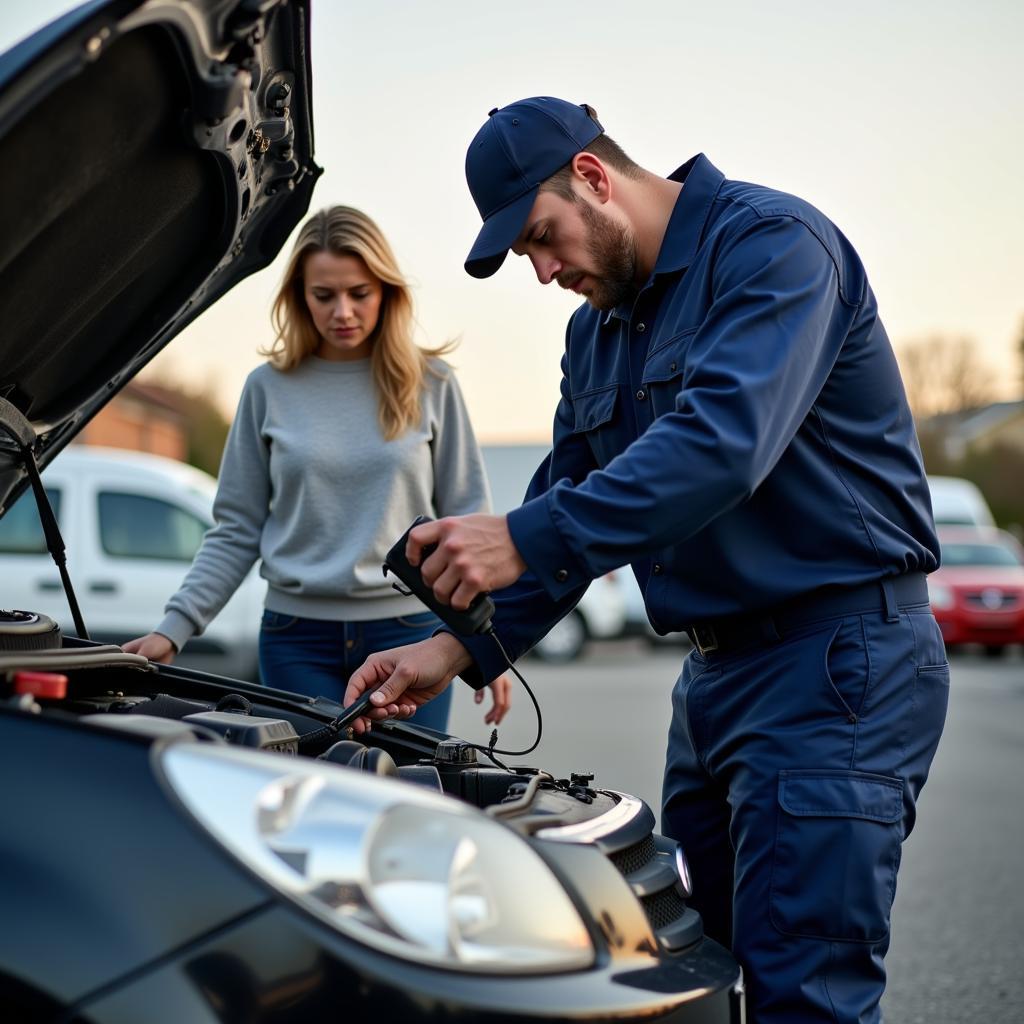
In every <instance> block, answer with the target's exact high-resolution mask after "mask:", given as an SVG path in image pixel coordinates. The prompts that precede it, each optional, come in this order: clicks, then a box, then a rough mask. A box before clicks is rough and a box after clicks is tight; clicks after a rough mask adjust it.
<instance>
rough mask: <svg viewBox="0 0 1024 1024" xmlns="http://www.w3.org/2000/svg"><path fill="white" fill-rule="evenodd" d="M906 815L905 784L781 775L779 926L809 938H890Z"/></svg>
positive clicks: (844, 774) (776, 871)
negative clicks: (903, 819) (890, 917)
mask: <svg viewBox="0 0 1024 1024" xmlns="http://www.w3.org/2000/svg"><path fill="white" fill-rule="evenodd" d="M902 816H903V782H902V780H900V779H894V778H889V777H888V776H885V775H871V774H868V773H867V772H854V771H829V770H818V771H780V772H779V819H778V830H777V833H776V839H775V857H774V861H773V863H772V886H771V918H772V924H773V925H774V926H775V927H776V928H777V929H778V930H779V931H780V932H783V933H784V934H787V935H799V936H802V937H805V938H815V939H825V940H829V941H843V942H878V941H880V940H881V939H884V938H885V936H886V935H887V934H888V932H889V913H890V911H891V909H892V898H893V892H894V890H895V887H896V868H897V865H898V864H899V855H900V839H901V836H902V827H901V824H900V821H901V819H902Z"/></svg>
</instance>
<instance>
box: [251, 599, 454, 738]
mask: <svg viewBox="0 0 1024 1024" xmlns="http://www.w3.org/2000/svg"><path fill="white" fill-rule="evenodd" d="M440 624H441V621H440V619H438V618H437V616H436V615H434V613H433V612H419V613H417V614H415V615H403V616H400V617H399V618H397V619H371V620H369V621H366V622H330V621H327V620H325V619H302V618H299V617H298V616H296V615H282V614H281V613H279V612H272V611H264V613H263V620H262V622H261V624H260V677H261V679H262V680H263V683H264V685H265V686H272V687H274V688H275V689H278V690H290V691H291V692H292V693H304V694H307V695H308V696H310V697H321V696H322V697H329V698H330V699H331V700H336V701H337V702H338V703H339V704H340V703H341V701H342V699H343V698H344V696H345V687H346V686H347V685H348V680H349V676H351V675H352V673H353V672H355V670H356V669H357V668H359V666H360V665H362V663H363V662H364V661H365V660H366V659H367V658H368V657H369V656H370V655H371V654H376V653H377V652H378V651H386V650H388V649H390V648H392V647H402V646H404V645H405V644H414V643H417V642H418V641H420V640H426V639H427V637H429V636H432V635H433V633H434V631H435V630H436V629H437V627H438V626H439V625H440ZM451 702H452V688H451V687H450V686H449V687H448V688H447V689H446V690H445V691H444V693H442V694H441V695H440V696H438V697H435V698H434V699H433V700H432V701H430V703H428V704H424V705H423V707H421V708H420V709H419V710H418V711H417V712H416V714H415V715H413V716H412V718H411V719H410V721H412V722H415V723H416V724H417V725H422V726H426V727H427V728H428V729H437V730H438V731H439V732H445V731H447V728H448V709H449V708H450V707H451Z"/></svg>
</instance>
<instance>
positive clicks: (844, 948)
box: [662, 605, 949, 1024]
mask: <svg viewBox="0 0 1024 1024" xmlns="http://www.w3.org/2000/svg"><path fill="white" fill-rule="evenodd" d="M948 696H949V665H948V664H947V662H946V655H945V651H944V649H943V644H942V637H941V635H940V633H939V630H938V627H937V626H936V623H935V619H934V618H933V617H932V614H931V611H930V609H929V608H928V606H927V605H923V606H922V605H914V606H911V607H908V608H903V609H901V610H900V614H899V620H898V621H892V622H890V621H886V618H885V616H884V615H883V614H882V613H879V612H874V613H864V614H857V615H845V616H841V617H836V618H832V619H826V620H824V621H819V622H815V623H811V624H808V625H806V626H803V627H801V628H799V629H796V630H794V631H793V632H792V633H791V634H789V635H787V636H785V637H784V639H783V640H782V641H781V642H779V643H776V644H774V645H767V646H759V647H757V648H755V649H753V650H749V649H748V650H747V651H737V652H735V653H733V654H724V655H719V654H710V655H707V656H706V657H705V656H702V655H701V654H699V653H697V652H694V653H693V654H691V655H690V656H689V657H688V658H687V661H686V663H685V665H684V666H683V673H682V675H681V676H680V678H679V681H678V682H677V683H676V685H675V688H674V690H673V692H672V725H671V728H670V731H669V741H668V756H667V762H666V771H665V786H664V792H663V807H662V829H663V831H664V832H665V833H666V834H667V835H670V836H672V837H673V838H675V839H677V840H678V841H679V842H680V843H682V845H683V849H684V850H685V852H686V856H687V858H688V860H689V862H690V869H691V876H692V880H693V888H694V896H693V900H692V903H693V905H694V907H695V908H696V909H697V910H698V911H700V913H701V914H702V916H703V918H704V924H705V931H706V932H707V934H708V935H710V936H711V937H712V938H715V939H717V940H718V941H719V942H722V943H723V944H725V945H726V946H728V947H730V948H731V949H732V950H733V952H734V953H735V955H736V958H737V959H738V960H739V962H740V964H741V965H742V966H743V969H744V974H745V977H746V982H747V1003H748V1011H747V1012H748V1017H747V1019H748V1022H749V1024H768V1022H772V1024H811V1022H824V1021H828V1022H830V1024H836V1022H844V1024H845V1022H851V1024H852V1022H858V1024H869V1022H875V1021H878V1020H879V1009H878V1001H879V999H880V998H881V995H882V991H883V989H884V987H885V966H884V963H883V957H884V956H885V953H886V950H887V949H888V946H889V915H890V910H891V906H892V899H893V894H894V892H895V888H896V872H897V868H898V867H899V862H900V852H901V844H902V842H903V840H904V839H906V837H907V836H908V835H909V834H910V830H911V829H912V828H913V825H914V818H915V813H916V802H917V797H918V794H919V793H920V790H921V787H922V786H923V785H924V783H925V779H926V778H927V776H928V769H929V766H930V765H931V762H932V757H933V756H934V754H935V750H936V747H937V746H938V742H939V736H940V734H941V732H942V726H943V722H944V720H945V714H946V702H947V699H948Z"/></svg>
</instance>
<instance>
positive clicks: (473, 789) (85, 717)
mask: <svg viewBox="0 0 1024 1024" xmlns="http://www.w3.org/2000/svg"><path fill="white" fill-rule="evenodd" d="M4 614H5V615H7V616H11V615H17V616H19V617H22V618H21V621H20V622H19V623H18V624H19V626H20V627H21V628H20V629H19V630H18V631H17V632H18V633H19V634H20V639H21V641H22V642H24V641H25V640H26V638H27V637H28V636H30V635H31V626H30V623H28V622H27V621H26V619H25V618H24V617H26V616H30V615H31V613H22V612H19V613H4ZM36 635H37V636H39V635H40V634H38V633H37V634H36ZM6 639H7V641H8V643H9V644H10V643H11V642H12V640H11V636H10V634H8V635H7V638H6ZM48 642H52V639H51V640H49V641H48ZM16 645H17V646H21V644H20V643H18V644H16ZM0 694H2V697H0V699H2V700H3V701H4V702H5V703H6V704H7V705H8V706H13V707H16V708H18V709H20V710H22V711H25V712H29V713H32V714H43V715H57V716H60V717H67V716H71V717H74V718H76V719H78V720H80V721H81V723H83V724H86V725H89V726H93V727H100V728H110V729H117V730H127V731H130V732H134V733H136V734H138V735H147V736H152V737H166V736H169V735H172V734H175V735H179V736H181V737H182V738H191V739H194V740H195V741H197V742H215V743H227V744H232V745H236V746H244V747H247V748H249V749H254V750H264V751H270V752H273V753H275V754H279V755H284V756H289V757H308V758H314V759H317V760H322V761H326V762H329V763H331V764H335V765H339V766H342V767H344V768H347V769H349V770H353V771H361V772H367V773H369V774H372V775H377V776H385V777H390V778H394V779H396V780H399V781H402V782H406V783H409V784H411V785H419V786H426V787H428V788H431V789H433V790H436V791H438V792H443V793H446V794H448V795H449V796H453V797H455V798H457V799H460V800H463V801H466V802H467V803H470V804H472V805H473V806H475V807H478V808H480V809H481V810H487V811H488V812H489V813H491V814H492V815H494V816H496V817H500V818H501V819H502V820H503V821H505V822H506V823H508V824H509V825H512V826H513V827H515V828H516V829H517V830H518V831H521V832H523V833H525V834H532V833H534V832H536V831H538V830H540V829H542V828H551V827H561V826H569V825H574V824H579V823H580V822H585V821H590V820H593V819H594V818H597V817H600V816H602V815H604V814H606V813H607V812H609V811H612V810H613V809H614V808H615V807H616V806H617V805H618V804H619V802H620V800H621V797H620V796H619V794H617V793H614V792H608V791H602V790H599V789H596V788H594V787H593V786H592V785H591V783H592V782H593V776H590V775H582V774H580V775H577V774H573V775H571V776H570V777H569V778H567V779H556V778H554V777H553V776H551V775H550V774H548V773H547V772H543V771H541V770H540V769H537V768H533V767H525V766H505V765H502V764H500V762H497V760H496V759H494V763H491V762H490V761H488V760H487V758H486V752H485V749H484V748H480V747H478V746H477V745H474V744H471V743H468V742H465V741H463V740H460V739H458V738H455V737H452V736H447V735H444V734H441V733H436V732H434V731H432V730H430V729H425V728H421V727H417V726H415V725H413V724H411V723H403V722H390V721H386V722H382V723H375V724H374V727H373V730H372V731H371V732H369V733H364V734H363V736H362V737H361V738H359V739H356V738H355V737H354V735H353V733H352V730H351V729H350V728H344V729H340V730H339V729H335V728H332V724H333V723H334V721H335V719H336V718H337V717H338V716H339V715H340V714H341V711H342V708H341V707H340V706H339V705H338V704H337V703H335V702H334V701H331V700H328V699H326V698H309V697H304V696H301V695H297V694H286V693H283V692H280V691H275V690H271V689H267V688H264V687H261V686H258V685H255V684H250V683H244V682H241V681H238V680H231V679H226V678H223V677H218V676H210V675H206V674H204V673H199V672H194V671H191V670H189V669H184V668H180V667H175V666H168V665H156V664H153V663H150V662H149V661H147V660H146V659H145V658H142V657H140V656H138V655H132V654H125V653H124V652H123V651H121V649H120V648H118V647H114V646H109V645H93V644H86V643H84V642H83V641H80V640H77V639H76V638H73V637H67V638H63V641H62V646H60V647H40V648H36V649H32V648H31V647H29V648H28V649H21V650H11V649H9V647H8V649H6V650H2V651H0ZM482 750H484V752H481V751H482Z"/></svg>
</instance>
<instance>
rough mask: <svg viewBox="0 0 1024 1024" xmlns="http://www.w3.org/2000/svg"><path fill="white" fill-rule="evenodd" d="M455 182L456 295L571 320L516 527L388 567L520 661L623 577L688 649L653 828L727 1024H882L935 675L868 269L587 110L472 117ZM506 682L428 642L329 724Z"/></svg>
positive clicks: (377, 664) (489, 647)
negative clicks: (741, 991)
mask: <svg viewBox="0 0 1024 1024" xmlns="http://www.w3.org/2000/svg"><path fill="white" fill-rule="evenodd" d="M466 175H467V179H468V183H469V188H470V192H471V193H472V195H473V199H474V200H475V202H476V205H477V207H478V209H479V211H480V214H481V216H482V218H483V227H482V228H481V230H480V233H479V236H478V237H477V240H476V243H475V244H474V246H473V248H472V251H471V252H470V254H469V257H468V260H467V261H466V269H467V271H468V272H469V273H470V274H471V275H473V276H474V277H481V278H482V277H487V276H489V275H491V274H493V273H494V272H495V271H496V270H497V269H498V268H499V266H500V265H501V263H502V261H503V260H504V259H505V256H506V254H507V252H508V250H509V249H511V250H512V251H513V252H514V253H516V254H517V255H525V256H527V257H528V258H529V259H530V261H531V262H532V264H533V267H534V270H535V271H536V274H537V277H538V279H539V281H540V282H541V284H549V283H550V282H551V281H557V282H558V284H559V285H560V286H561V287H563V288H570V289H572V290H573V291H575V292H577V293H579V294H580V295H581V296H582V297H583V298H584V299H585V300H586V302H585V303H584V304H583V305H582V306H581V307H580V308H579V309H578V310H577V311H576V312H575V313H574V314H573V316H572V317H571V319H570V321H569V325H568V330H567V335H566V349H565V355H564V357H563V360H562V383H561V401H560V402H559V404H558V408H557V411H556V414H555V422H554V436H553V447H552V451H551V453H550V455H549V456H548V458H547V460H546V461H545V462H544V463H543V464H542V465H541V467H540V468H539V469H538V471H537V473H536V475H535V477H534V479H533V481H532V483H531V485H530V488H529V491H528V493H527V496H526V499H525V501H524V503H523V505H522V506H521V507H520V508H518V509H515V510H514V511H512V512H510V513H509V514H508V516H484V515H470V516H465V517H460V518H449V519H442V520H439V521H436V522H432V523H426V524H423V525H422V526H419V527H418V528H417V529H416V530H414V531H413V532H412V533H411V534H410V539H409V542H408V546H407V554H408V557H409V558H410V560H411V561H413V563H414V564H416V563H417V562H418V561H419V560H420V554H421V552H422V549H423V547H424V546H425V545H429V544H434V543H436V544H438V547H437V549H436V551H434V552H433V553H431V554H429V557H427V558H425V559H423V560H422V566H421V570H422V573H423V577H424V579H425V580H426V581H427V583H428V584H430V585H431V586H432V587H433V590H434V593H435V594H436V595H437V597H438V598H439V599H440V600H441V601H444V602H448V603H450V604H451V605H452V606H453V607H455V608H465V607H467V606H468V604H469V603H470V601H471V600H472V599H473V598H474V597H475V596H476V594H478V593H479V592H481V591H491V592H493V597H494V600H495V603H496V605H497V614H496V616H495V620H494V621H495V626H496V630H497V634H498V636H499V638H500V640H501V643H502V644H503V646H504V647H505V649H506V650H507V651H508V652H509V654H510V656H512V657H513V658H516V657H518V656H519V655H521V654H522V653H524V652H525V651H526V650H528V649H529V647H530V646H531V644H533V643H534V642H535V641H536V640H537V639H538V638H539V637H540V636H542V635H543V634H544V632H545V631H546V630H547V629H548V628H549V627H550V626H551V625H552V624H553V623H554V622H555V621H557V619H558V618H559V617H560V616H562V615H564V614H566V612H567V611H568V610H569V609H570V608H571V607H572V606H573V604H574V603H575V602H576V601H578V600H579V597H580V595H581V593H582V592H583V590H584V588H585V587H586V586H587V584H588V582H589V581H590V580H592V579H594V578H596V577H597V576H600V575H601V574H602V573H605V572H607V571H609V570H611V569H614V568H616V567H618V566H621V565H623V564H625V563H627V562H629V563H631V564H632V567H633V570H634V572H635V573H636V576H637V579H638V581H639V583H640V586H641V587H642V589H643V591H644V595H645V601H646V605H647V609H648V613H649V616H650V618H651V622H652V624H653V625H654V626H655V627H656V628H657V629H658V630H659V631H660V632H668V631H672V630H679V629H685V630H687V632H688V633H689V634H690V637H691V638H692V640H693V642H694V645H695V647H694V650H693V652H692V653H691V654H690V655H689V656H688V658H687V659H686V662H685V664H684V667H683V671H682V674H681V676H680V678H679V680H678V682H677V683H676V685H675V688H674V690H673V692H672V719H671V725H670V728H669V736H668V751H667V762H666V770H665V782H664V792H663V808H662V829H663V831H664V832H665V833H666V834H667V835H670V836H672V837H674V838H676V839H678V840H679V841H680V842H681V843H683V845H684V848H685V852H686V855H687V857H688V859H689V862H690V867H691V872H692V877H693V885H694V898H693V905H694V906H695V907H696V908H697V909H698V910H699V911H700V912H701V914H702V915H703V918H704V922H705V929H706V932H707V934H708V935H710V936H711V937H713V938H715V939H717V940H718V941H720V942H722V943H724V944H725V945H727V946H729V947H730V948H731V949H732V950H733V951H734V953H735V955H736V956H737V958H738V960H739V961H740V963H741V965H742V966H743V969H744V972H745V976H746V980H747V999H748V1013H749V1019H750V1020H751V1021H755V1022H758V1024H767V1022H785V1024H799V1022H805V1021H807V1022H810V1021H859V1022H866V1021H877V1020H879V1019H880V1013H879V999H880V997H881V994H882V991H883V988H884V984H885V969H884V964H883V957H884V955H885V952H886V950H887V948H888V944H889V934H890V927H889V926H890V910H891V904H892V898H893V893H894V889H895V882H896V870H897V866H898V864H899V860H900V852H901V849H900V844H901V842H902V841H903V840H904V839H905V838H906V836H907V835H908V834H909V832H910V830H911V828H912V827H913V823H914V819H915V808H916V802H917V797H918V794H919V793H920V790H921V787H922V786H923V785H924V782H925V779H926V777H927V774H928V769H929V766H930V764H931V761H932V757H933V755H934V753H935V750H936V747H937V745H938V741H939V736H940V734H941V731H942V725H943V721H944V718H945V710H946V701H947V696H948V688H949V667H948V664H947V662H946V657H945V652H944V649H943V644H942V639H941V636H940V634H939V631H938V628H937V627H936V624H935V620H934V618H933V617H932V614H931V611H930V608H929V604H928V592H927V588H926V585H925V574H926V573H928V572H931V571H932V570H933V569H935V568H936V567H937V565H938V544H937V542H936V537H935V531H934V525H933V522H932V515H931V506H930V500H929V495H928V490H927V485H926V482H925V476H924V470H923V465H922V458H921V452H920V448H919V445H918V442H917V438H916V435H915V431H914V424H913V420H912V418H911V415H910V411H909V408H908V405H907V401H906V398H905V395H904V391H903V386H902V382H901V380H900V376H899V371H898V369H897V366H896V361H895V358H894V356H893V353H892V349H891V347H890V344H889V341H888V338H887V336H886V333H885V330H884V328H883V326H882V323H881V321H880V319H879V316H878V311H877V308H876V303H875V298H874V296H873V294H872V291H871V289H870V287H869V285H868V282H867V278H866V276H865V272H864V268H863V266H862V265H861V262H860V260H859V258H858V257H857V254H856V253H855V252H854V250H853V248H852V247H851V245H850V243H849V242H848V241H847V240H846V238H845V237H844V236H843V235H842V234H840V232H839V230H838V229H837V228H836V227H835V225H833V224H832V223H831V222H830V221H829V220H828V219H827V218H826V217H825V216H824V215H823V214H821V213H820V212H819V211H818V210H816V209H815V208H814V207H812V206H811V205H810V204H808V203H807V202H805V201H803V200H801V199H798V198H796V197H794V196H791V195H786V194H783V193H781V192H777V191H774V190H772V189H769V188H764V187H762V186H759V185H752V184H747V183H743V182H738V181H731V180H728V179H726V178H725V177H724V176H723V174H722V172H721V171H719V170H717V169H716V168H715V167H714V166H713V165H712V164H711V162H710V161H709V160H708V159H707V157H705V156H704V155H703V154H701V155H698V156H696V157H694V158H692V159H691V160H689V161H687V162H686V163H685V164H683V166H682V167H680V168H679V169H678V170H677V171H675V172H674V173H673V174H671V175H670V176H669V177H668V178H663V177H659V176H657V175H655V174H652V173H651V172H649V171H647V170H645V169H643V168H642V167H640V166H638V165H637V164H635V163H634V162H633V161H632V160H630V159H629V158H628V157H627V156H626V155H625V153H624V152H623V151H622V149H621V148H620V147H619V146H618V145H616V144H615V143H614V142H613V141H612V140H611V139H610V138H608V136H606V135H605V134H604V133H603V129H602V127H601V125H600V124H599V122H598V121H597V117H596V115H595V113H594V111H593V110H592V109H591V108H590V107H588V106H586V105H585V104H584V105H575V104H571V103H568V102H566V101H563V100H559V99H554V98H550V97H534V98H532V99H528V100H523V101H521V102H518V103H513V104H511V105H509V106H507V107H504V108H502V109H500V110H499V109H495V110H493V111H491V114H490V116H489V118H488V120H487V121H486V123H485V124H484V125H483V127H482V128H481V129H480V131H479V132H478V133H477V135H476V137H475V138H474V139H473V142H472V143H471V145H470V148H469V151H468V154H467V157H466ZM502 668H503V661H502V659H501V655H500V653H499V651H498V648H497V645H496V644H495V643H494V641H493V639H492V638H490V637H487V636H483V637H474V638H459V639H456V637H455V636H454V635H452V634H450V633H447V632H442V633H439V634H437V635H436V636H434V637H432V638H431V639H429V640H426V641H424V642H423V643H421V644H417V645H413V646H409V647H405V648H401V649H398V650H396V651H389V652H384V653H382V654H378V655H375V656H374V657H372V658H370V659H369V660H368V661H367V662H366V663H365V664H364V665H363V666H362V667H361V668H360V669H358V670H357V671H356V673H355V674H354V675H353V677H352V679H351V681H350V683H349V687H348V691H347V693H346V703H350V702H351V701H352V700H354V699H355V697H356V696H357V695H358V694H359V693H361V692H363V690H365V689H366V687H367V686H372V685H378V684H380V683H383V686H382V687H381V691H380V693H379V694H375V695H374V698H373V702H374V703H375V704H377V705H379V706H378V708H377V710H375V711H373V712H371V715H370V717H371V718H380V717H384V716H386V715H388V714H391V715H398V716H405V715H408V714H409V713H411V711H412V710H413V708H415V707H416V706H417V705H418V704H420V703H422V702H424V701H425V700H428V699H430V697H432V696H434V695H435V694H436V693H439V692H441V691H442V690H443V689H444V687H445V686H447V685H448V683H449V681H450V680H451V678H452V677H453V676H454V675H456V674H461V675H462V677H463V678H464V679H466V680H467V681H469V682H470V683H471V684H472V685H474V686H478V687H479V686H482V685H483V684H484V683H485V681H486V680H488V679H491V678H493V677H494V676H496V675H497V674H499V673H500V671H501V669H502ZM368 724H369V720H368V719H365V720H361V721H360V723H359V726H358V729H359V730H360V731H361V729H362V728H363V727H364V726H365V725H368Z"/></svg>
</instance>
